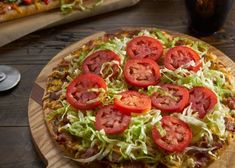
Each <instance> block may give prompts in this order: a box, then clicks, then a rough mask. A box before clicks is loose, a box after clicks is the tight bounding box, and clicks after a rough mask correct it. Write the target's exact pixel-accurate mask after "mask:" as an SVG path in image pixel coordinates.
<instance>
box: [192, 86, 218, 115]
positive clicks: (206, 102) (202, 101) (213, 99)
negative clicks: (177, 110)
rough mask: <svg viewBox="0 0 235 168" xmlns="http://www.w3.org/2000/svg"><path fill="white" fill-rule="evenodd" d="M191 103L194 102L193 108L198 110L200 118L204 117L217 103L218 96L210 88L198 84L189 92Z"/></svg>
mask: <svg viewBox="0 0 235 168" xmlns="http://www.w3.org/2000/svg"><path fill="white" fill-rule="evenodd" d="M189 103H192V109H193V110H194V111H195V112H198V114H199V118H201V119H203V118H204V117H205V115H206V113H207V112H208V111H209V110H211V109H212V108H214V106H215V105H216V104H217V96H216V94H215V93H214V92H213V91H211V90H210V89H208V88H206V87H202V86H197V87H194V88H192V89H191V90H190V92H189Z"/></svg>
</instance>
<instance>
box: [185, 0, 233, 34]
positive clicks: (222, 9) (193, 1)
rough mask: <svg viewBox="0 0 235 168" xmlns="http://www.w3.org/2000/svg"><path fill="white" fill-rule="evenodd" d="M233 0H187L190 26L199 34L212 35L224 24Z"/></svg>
mask: <svg viewBox="0 0 235 168" xmlns="http://www.w3.org/2000/svg"><path fill="white" fill-rule="evenodd" d="M232 4H233V0H185V5H186V8H187V11H188V15H189V24H190V25H189V28H190V30H191V31H192V32H193V33H195V34H197V35H202V36H206V35H210V34H213V33H214V32H216V31H218V30H219V29H220V28H221V27H222V26H223V24H224V22H225V20H226V17H227V15H228V12H229V10H230V8H231V7H232Z"/></svg>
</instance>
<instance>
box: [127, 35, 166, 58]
mask: <svg viewBox="0 0 235 168" xmlns="http://www.w3.org/2000/svg"><path fill="white" fill-rule="evenodd" d="M126 51H127V55H128V56H129V57H130V58H150V59H152V60H154V61H157V60H158V59H159V58H160V56H161V55H162V53H163V47H162V44H161V43H160V42H159V41H158V40H156V39H154V38H152V37H147V36H140V37H136V38H134V39H132V40H131V41H130V42H129V43H128V44H127V48H126Z"/></svg>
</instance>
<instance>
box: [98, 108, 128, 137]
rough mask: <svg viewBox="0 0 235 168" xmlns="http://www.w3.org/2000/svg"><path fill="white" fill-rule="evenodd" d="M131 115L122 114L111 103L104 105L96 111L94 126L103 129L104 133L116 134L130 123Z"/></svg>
mask: <svg viewBox="0 0 235 168" xmlns="http://www.w3.org/2000/svg"><path fill="white" fill-rule="evenodd" d="M130 120H131V116H129V115H124V114H123V113H121V112H120V111H119V110H118V109H116V108H115V107H114V106H113V105H109V106H105V107H103V108H101V109H100V110H99V111H97V113H96V117H95V128H96V129H97V130H102V129H103V130H104V132H105V133H106V134H118V133H122V132H123V131H125V129H127V128H128V125H129V123H130Z"/></svg>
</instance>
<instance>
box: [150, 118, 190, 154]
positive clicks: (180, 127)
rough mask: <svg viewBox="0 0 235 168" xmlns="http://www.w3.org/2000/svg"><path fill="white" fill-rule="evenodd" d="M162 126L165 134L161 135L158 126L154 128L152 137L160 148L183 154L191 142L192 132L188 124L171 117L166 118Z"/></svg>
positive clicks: (163, 119) (162, 120) (162, 121)
mask: <svg viewBox="0 0 235 168" xmlns="http://www.w3.org/2000/svg"><path fill="white" fill-rule="evenodd" d="M161 125H162V127H163V129H164V130H165V134H164V135H161V134H160V133H159V131H158V130H157V128H156V126H153V128H152V136H153V139H154V142H155V143H156V145H158V147H160V148H161V149H163V150H165V151H167V152H182V151H183V150H184V149H185V148H186V147H187V146H188V145H189V143H190V142H191V139H192V131H191V129H190V128H189V126H188V125H187V123H185V122H183V121H181V120H179V119H177V118H175V117H171V116H164V117H163V118H162V119H161Z"/></svg>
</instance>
